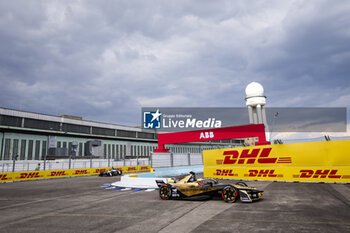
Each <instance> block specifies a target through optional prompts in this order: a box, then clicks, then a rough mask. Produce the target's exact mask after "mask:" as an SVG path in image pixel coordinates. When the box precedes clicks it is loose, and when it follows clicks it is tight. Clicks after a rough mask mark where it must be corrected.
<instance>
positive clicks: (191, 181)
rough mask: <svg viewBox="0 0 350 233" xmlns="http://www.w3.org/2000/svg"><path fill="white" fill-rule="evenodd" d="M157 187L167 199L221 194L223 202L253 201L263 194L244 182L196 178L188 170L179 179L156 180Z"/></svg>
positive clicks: (162, 196)
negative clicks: (232, 182)
mask: <svg viewBox="0 0 350 233" xmlns="http://www.w3.org/2000/svg"><path fill="white" fill-rule="evenodd" d="M156 183H157V186H158V187H159V196H160V198H161V199H163V200H168V199H190V198H194V197H205V198H213V197H215V196H221V198H222V199H223V200H224V201H225V202H231V203H233V202H236V201H237V200H238V199H240V200H241V201H242V202H253V201H255V200H258V199H260V198H261V197H262V196H263V194H262V193H263V191H261V190H258V189H256V188H253V187H248V185H247V184H245V183H244V182H238V183H236V184H235V185H231V184H220V183H218V182H217V180H215V179H198V180H197V179H196V174H195V173H194V172H190V174H189V175H187V176H185V177H184V178H183V179H181V180H177V179H175V178H170V179H168V180H167V183H165V182H164V181H163V180H156Z"/></svg>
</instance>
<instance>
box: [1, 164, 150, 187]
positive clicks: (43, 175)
mask: <svg viewBox="0 0 350 233" xmlns="http://www.w3.org/2000/svg"><path fill="white" fill-rule="evenodd" d="M110 168H111V167H102V168H84V169H67V170H49V171H28V172H27V171H23V172H7V173H0V183H3V182H12V181H24V180H38V179H49V178H58V177H72V176H88V175H97V174H100V172H103V171H107V170H108V169H110ZM115 168H116V169H121V170H122V171H123V172H124V173H128V172H146V171H150V170H151V166H149V165H145V166H129V167H115Z"/></svg>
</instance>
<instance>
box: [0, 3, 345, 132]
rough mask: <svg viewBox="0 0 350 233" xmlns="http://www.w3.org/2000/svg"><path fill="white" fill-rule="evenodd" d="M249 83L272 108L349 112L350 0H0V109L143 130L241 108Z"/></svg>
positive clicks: (243, 104)
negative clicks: (148, 113)
mask: <svg viewBox="0 0 350 233" xmlns="http://www.w3.org/2000/svg"><path fill="white" fill-rule="evenodd" d="M252 81H257V82H260V83H261V84H262V85H263V86H264V88H265V94H266V95H267V97H268V99H267V106H270V107H347V108H349V107H350V1H321V0H319V1H309V0H307V1H301V0H298V1H280V0H277V1H245V0H243V1H209V0H207V1H205V0H201V1H200V0H198V1H190V0H185V1H180V0H176V1H175V0H174V1H162V0H159V1H143V0H141V1H136V0H135V1H133V0H126V1H121V0H119V1H118V0H116V1H103V0H102V1H72V0H69V1H50V0H45V1H35V0H33V1H27V0H23V1H19V0H14V1H0V82H1V85H0V106H1V107H6V108H14V109H21V110H26V111H31V112H39V113H45V114H53V115H60V114H71V115H77V116H82V117H83V118H84V119H88V120H93V121H102V122H110V123H116V124H123V125H131V126H136V125H140V115H141V107H146V106H148V107H149V106H162V107H244V106H245V102H244V97H245V93H244V90H245V87H246V85H247V84H248V83H250V82H252ZM348 114H349V111H348ZM247 121H248V120H247Z"/></svg>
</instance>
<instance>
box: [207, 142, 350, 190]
mask: <svg viewBox="0 0 350 233" xmlns="http://www.w3.org/2000/svg"><path fill="white" fill-rule="evenodd" d="M203 163H204V176H205V177H213V178H228V179H244V180H277V181H307V182H342V183H350V140H341V141H324V142H306V143H292V144H278V145H264V146H251V147H239V148H229V149H217V150H207V151H204V152H203Z"/></svg>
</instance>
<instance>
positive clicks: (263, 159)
mask: <svg viewBox="0 0 350 233" xmlns="http://www.w3.org/2000/svg"><path fill="white" fill-rule="evenodd" d="M271 150H272V148H263V149H261V148H258V149H252V150H250V149H245V150H242V152H241V153H239V151H238V150H229V151H224V153H223V156H225V157H224V159H223V160H221V159H219V160H216V163H217V164H218V165H221V164H230V165H232V164H254V163H258V164H269V163H270V164H274V163H292V158H291V157H279V158H270V157H269V155H270V152H271Z"/></svg>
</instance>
